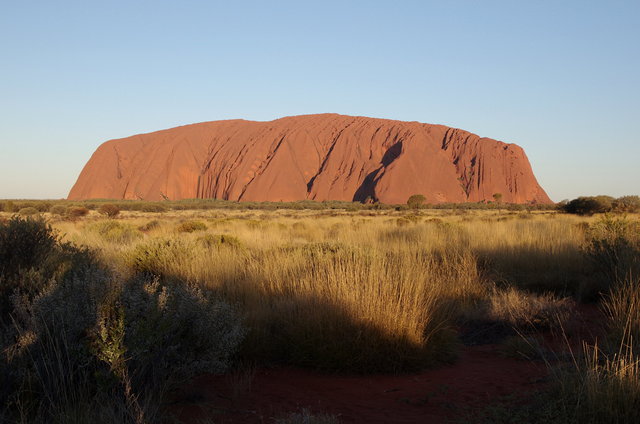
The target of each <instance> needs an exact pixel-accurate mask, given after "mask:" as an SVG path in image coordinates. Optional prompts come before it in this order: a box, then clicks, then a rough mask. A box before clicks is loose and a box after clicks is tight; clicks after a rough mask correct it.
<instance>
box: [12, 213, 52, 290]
mask: <svg viewBox="0 0 640 424" xmlns="http://www.w3.org/2000/svg"><path fill="white" fill-rule="evenodd" d="M56 243H57V234H56V233H55V232H54V231H53V229H52V228H51V226H50V225H49V224H47V223H46V222H45V221H44V220H42V219H23V218H20V217H13V218H11V219H10V220H9V221H7V222H5V223H0V282H2V281H6V280H7V279H8V278H13V277H16V276H17V275H19V274H20V272H22V271H25V270H27V269H30V268H35V267H38V266H39V265H40V264H42V263H44V262H45V261H46V258H47V257H48V256H49V255H51V253H52V252H53V250H54V248H55V246H56ZM0 293H1V292H0Z"/></svg>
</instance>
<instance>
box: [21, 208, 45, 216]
mask: <svg viewBox="0 0 640 424" xmlns="http://www.w3.org/2000/svg"><path fill="white" fill-rule="evenodd" d="M39 213H40V211H39V210H38V209H36V208H32V207H28V208H22V209H20V210H19V211H18V214H20V215H22V216H32V215H37V214H39Z"/></svg>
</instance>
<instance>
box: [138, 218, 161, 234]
mask: <svg viewBox="0 0 640 424" xmlns="http://www.w3.org/2000/svg"><path fill="white" fill-rule="evenodd" d="M158 228H160V221H158V220H157V219H154V220H151V221H149V222H147V223H146V224H144V225H141V226H140V227H138V230H140V231H142V232H143V233H148V232H149V231H153V230H155V229H158Z"/></svg>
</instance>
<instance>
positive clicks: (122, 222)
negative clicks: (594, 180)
mask: <svg viewBox="0 0 640 424" xmlns="http://www.w3.org/2000/svg"><path fill="white" fill-rule="evenodd" d="M8 203H10V206H11V211H9V212H4V213H2V214H1V215H0V217H1V218H0V221H1V222H0V260H1V262H0V296H1V298H0V301H1V302H2V303H1V305H2V309H1V314H0V315H1V316H0V330H1V334H0V336H1V337H0V343H1V346H0V348H1V349H2V361H1V362H0V371H1V374H2V377H1V378H2V383H3V384H1V385H0V387H1V388H0V399H1V400H2V404H3V405H5V406H4V407H3V409H2V411H1V412H0V414H1V415H0V420H2V419H4V420H5V421H7V422H20V423H22V422H61V423H75V422H88V421H91V422H135V423H141V422H162V420H165V419H167V420H168V419H169V418H167V417H169V416H170V415H171V408H170V407H169V406H168V404H169V399H171V396H172V393H174V391H175V389H176V388H177V387H179V386H180V384H182V383H184V382H185V381H189V379H190V378H193V377H195V376H197V375H201V374H204V373H213V374H216V373H218V374H219V373H224V372H225V371H226V370H227V369H229V367H234V366H235V364H238V363H251V364H256V366H258V367H278V366H293V367H298V368H307V369H314V370H320V371H322V372H328V373H339V374H349V375H352V374H379V373H395V374H397V373H411V372H416V371H420V370H425V369H437V368H438V367H441V366H443V365H445V364H449V363H454V362H455V361H457V360H460V359H459V358H460V353H461V352H462V351H463V349H465V346H471V345H475V344H478V343H481V342H487V340H489V339H490V340H489V342H490V343H494V344H498V345H500V344H502V346H503V349H502V350H503V351H509V352H516V353H515V354H517V355H519V357H522V356H527V357H529V359H533V358H535V359H536V360H542V361H545V362H546V363H547V364H548V370H549V371H548V377H547V378H548V384H547V385H546V386H545V387H546V389H545V392H544V393H542V394H541V395H540V398H539V399H546V400H545V401H544V405H545V407H544V408H540V407H539V405H536V407H531V408H532V409H531V410H528V411H527V413H526V414H524V413H523V414H524V415H526V416H527V418H528V419H530V421H531V422H545V421H544V420H545V419H549V420H551V419H555V420H556V422H634V420H637V419H638V418H639V417H638V412H637V409H636V408H635V406H634V405H637V404H638V402H639V401H640V390H639V387H640V386H639V385H638V381H639V380H638V378H639V376H638V366H639V364H638V352H640V350H639V349H640V347H639V346H638V342H637V340H638V337H640V328H638V326H639V325H640V324H639V323H640V306H639V305H640V290H639V289H638V287H640V284H639V278H640V263H639V258H640V224H639V220H638V216H637V215H634V214H632V213H631V212H629V210H628V209H624V213H626V215H624V214H615V215H611V214H609V215H602V214H600V215H593V216H591V215H588V214H587V215H576V214H566V213H564V212H563V210H562V208H561V209H560V210H556V209H555V207H554V208H551V207H546V206H540V207H536V206H531V207H529V208H527V207H522V206H518V207H516V206H510V205H506V204H500V205H499V208H498V207H497V206H498V205H493V204H482V206H479V205H476V206H478V207H479V208H481V209H472V208H470V207H467V206H465V205H457V206H456V207H455V208H452V209H428V208H427V207H426V206H427V205H423V204H421V203H420V202H418V204H413V203H412V205H411V208H408V207H407V205H398V206H388V205H376V204H371V205H363V204H346V203H344V204H343V203H337V202H336V203H335V204H331V203H327V202H324V203H323V204H320V205H316V204H313V202H296V203H292V204H286V205H278V204H264V205H263V204H258V205H251V204H249V205H242V204H238V203H237V202H222V201H193V202H191V203H190V202H188V201H183V202H165V203H163V202H158V203H148V204H146V203H144V202H123V203H118V202H108V203H107V202H100V201H96V202H93V204H90V202H83V203H72V202H49V203H47V205H44V204H42V205H40V209H41V210H42V211H41V210H40V209H38V208H37V206H36V203H37V202H22V201H10V202H9V201H5V202H3V205H4V208H5V210H6V209H7V206H6V205H7V204H8ZM41 203H42V202H41ZM496 203H498V201H497V202H496ZM107 204H108V205H112V206H113V207H111V206H109V207H105V206H106V205H107ZM185 205H191V206H194V207H193V208H186V207H183V206H185ZM46 206H48V208H47V207H46ZM204 206H206V207H204ZM209 206H211V207H209ZM243 206H244V207H243ZM494 206H495V208H494ZM23 208H34V209H35V210H36V213H33V214H17V213H18V211H20V210H21V209H23ZM116 210H117V211H118V213H109V211H112V212H113V211H116ZM85 211H86V212H85ZM584 304H590V305H595V306H594V307H595V308H599V309H600V310H601V311H602V312H601V313H602V317H603V318H602V320H603V326H604V328H605V333H604V334H603V336H602V337H600V338H599V339H598V340H588V339H585V340H582V343H580V342H579V343H573V344H571V345H569V343H567V345H565V346H563V347H561V349H564V350H566V351H567V352H569V353H567V354H562V355H560V354H556V355H550V354H549V349H550V347H548V346H543V345H544V340H543V339H544V337H542V336H541V335H544V334H546V333H548V332H554V333H563V332H565V333H571V332H572V331H573V330H572V323H571V322H572V317H574V316H575V315H576V314H577V313H578V312H577V311H579V309H580V307H581V305H584ZM535 340H539V343H540V344H539V345H538V344H536V343H538V342H533V341H535ZM523 343H524V345H525V346H523ZM527 346H528V348H529V350H528V351H527V352H528V353H527V355H521V354H520V353H522V352H523V351H524V350H526V348H527ZM576 388H579V390H576ZM545 396H546V397H545ZM540 402H543V401H542V400H540ZM519 404H521V402H520V403H519ZM529 407H530V406H529V405H528V404H527V405H525V406H521V408H529ZM290 412H291V414H290V415H286V416H284V418H283V417H274V419H276V420H280V421H278V422H316V421H317V422H338V418H336V417H334V416H332V415H323V414H322V413H318V414H316V418H317V419H316V421H309V420H310V419H311V418H313V416H314V415H313V414H312V413H311V412H309V411H307V410H303V411H302V412H300V410H297V411H290ZM481 418H482V417H476V418H474V420H476V419H477V420H480V419H481ZM487 419H488V420H489V421H493V422H499V418H498V417H497V415H495V414H493V415H491V414H489V416H488V418H487ZM536 420H538V421H536ZM506 422H510V421H506ZM520 422H522V421H520Z"/></svg>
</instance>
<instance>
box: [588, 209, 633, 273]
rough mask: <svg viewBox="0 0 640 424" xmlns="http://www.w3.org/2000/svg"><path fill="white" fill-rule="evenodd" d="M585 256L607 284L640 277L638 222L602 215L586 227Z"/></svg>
mask: <svg viewBox="0 0 640 424" xmlns="http://www.w3.org/2000/svg"><path fill="white" fill-rule="evenodd" d="M585 254H586V256H587V257H588V258H589V259H590V260H591V262H592V263H593V264H594V265H595V266H596V267H597V269H598V270H599V271H601V272H602V273H604V275H605V277H606V278H607V279H608V280H609V281H610V282H615V281H617V280H619V279H623V278H625V276H626V275H627V274H629V273H631V274H632V275H634V276H640V222H638V221H633V220H631V219H629V218H625V217H613V216H610V215H605V216H604V217H602V218H601V219H599V220H598V221H596V222H595V223H594V224H592V225H591V226H590V227H589V229H588V231H587V244H586V247H585Z"/></svg>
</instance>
